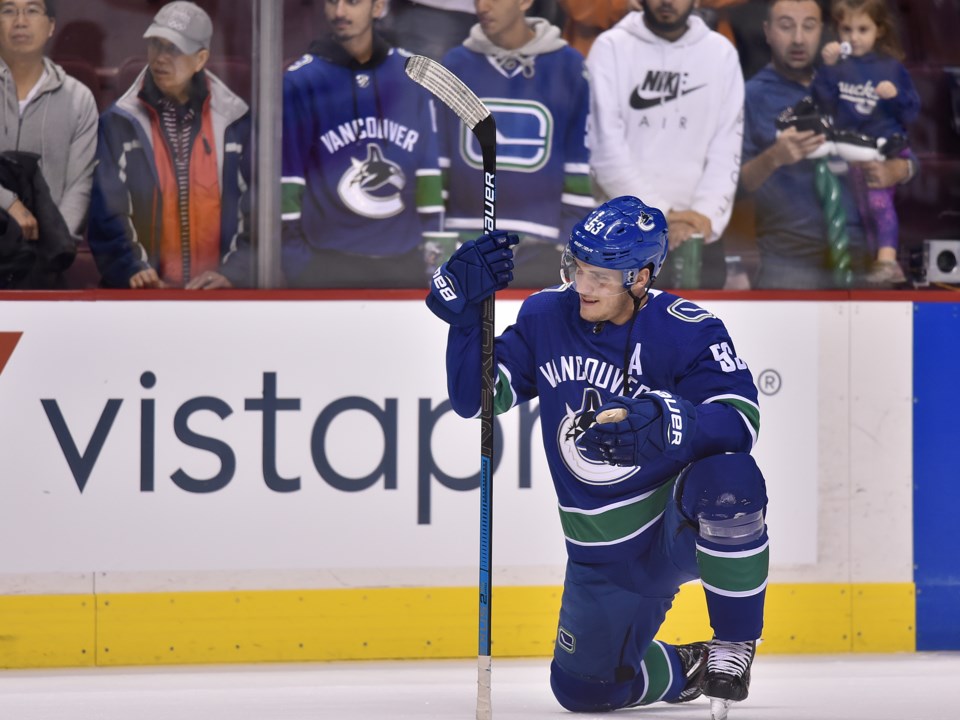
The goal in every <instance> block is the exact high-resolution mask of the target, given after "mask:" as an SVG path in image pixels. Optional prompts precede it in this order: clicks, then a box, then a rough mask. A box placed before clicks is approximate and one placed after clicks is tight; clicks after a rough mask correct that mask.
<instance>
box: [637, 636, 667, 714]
mask: <svg viewBox="0 0 960 720" xmlns="http://www.w3.org/2000/svg"><path fill="white" fill-rule="evenodd" d="M643 668H644V669H645V670H646V671H647V686H646V688H644V690H643V695H642V696H641V698H640V703H639V704H640V705H650V704H651V703H655V702H657V701H658V700H659V699H660V698H662V697H663V694H664V693H665V692H666V691H667V689H668V688H669V687H670V659H669V658H668V657H667V653H666V650H665V649H664V647H663V646H662V645H661V644H660V643H658V642H652V643H650V647H648V648H647V652H646V653H645V654H644V656H643Z"/></svg>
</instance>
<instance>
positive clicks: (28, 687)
mask: <svg viewBox="0 0 960 720" xmlns="http://www.w3.org/2000/svg"><path fill="white" fill-rule="evenodd" d="M548 677H549V661H548V660H547V659H533V660H509V659H497V658H494V662H493V717H494V719H495V720H534V719H537V718H568V720H572V719H573V718H584V719H587V718H592V719H594V720H598V719H599V718H604V719H605V720H612V719H613V718H617V717H623V718H636V719H637V720H658V719H662V720H696V719H697V718H699V720H708V719H709V716H710V712H709V705H708V704H707V702H706V701H705V700H704V699H702V698H701V699H700V700H697V701H695V702H692V703H689V704H685V705H665V704H662V703H661V704H657V705H653V706H649V707H645V708H639V709H636V710H624V711H620V712H617V713H616V714H614V715H610V714H602V715H578V716H574V715H571V714H570V713H567V712H565V711H564V710H562V709H561V708H560V706H559V705H557V703H556V701H555V700H554V699H553V696H552V694H551V692H550V686H549V680H548ZM476 678H477V670H476V661H475V660H474V661H469V660H467V661H416V662H414V661H411V662H354V663H317V664H300V665H286V664H283V665H281V664H277V665H231V666H220V665H218V666H191V667H170V668H122V669H113V668H110V669H83V670H32V671H26V670H7V671H0V719H2V720H318V719H322V720H357V719H359V718H363V719H364V720H367V719H370V720H373V719H378V718H382V719H384V720H413V719H417V720H420V719H423V718H443V719H444V720H453V719H456V718H463V719H464V720H470V719H471V718H473V717H474V713H475V702H476ZM958 678H960V653H919V654H903V655H830V656H777V655H772V656H769V657H767V656H764V655H762V654H761V655H760V656H759V657H758V658H757V660H756V662H755V664H754V672H753V682H752V684H751V689H750V697H749V698H748V699H747V700H746V701H745V702H743V703H740V704H738V705H735V706H734V707H733V708H732V709H731V711H730V716H729V720H957V719H958V718H960V708H958V704H957V699H956V696H955V694H954V692H953V691H952V690H951V688H954V687H955V686H956V683H957V679H958Z"/></svg>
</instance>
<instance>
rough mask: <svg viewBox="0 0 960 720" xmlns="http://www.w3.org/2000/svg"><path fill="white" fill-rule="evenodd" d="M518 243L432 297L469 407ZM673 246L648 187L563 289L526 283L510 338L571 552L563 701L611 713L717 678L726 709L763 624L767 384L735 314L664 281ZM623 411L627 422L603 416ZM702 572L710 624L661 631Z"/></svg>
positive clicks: (746, 673) (507, 347) (587, 228)
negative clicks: (759, 443) (490, 300)
mask: <svg viewBox="0 0 960 720" xmlns="http://www.w3.org/2000/svg"><path fill="white" fill-rule="evenodd" d="M516 242H517V237H516V236H515V235H508V234H506V233H504V232H503V231H497V232H495V233H492V234H489V235H484V236H482V237H480V238H479V239H477V240H475V241H470V242H467V243H465V244H464V245H463V246H462V247H461V248H460V249H459V250H458V251H457V252H456V253H454V254H453V256H452V257H451V258H450V260H449V261H448V262H447V263H445V264H444V265H443V266H441V268H440V269H439V270H438V271H437V274H436V275H435V276H434V278H435V281H434V286H433V288H432V289H431V292H430V294H429V295H428V297H427V305H428V306H429V308H430V309H431V310H432V311H433V312H434V313H435V314H436V315H437V316H439V317H440V318H441V319H443V320H445V321H446V322H447V323H449V324H450V330H449V336H448V344H447V374H448V381H447V384H448V390H449V393H450V400H451V403H452V405H453V408H454V410H455V411H456V412H457V413H458V414H460V415H462V416H463V417H475V416H476V415H477V414H478V413H479V408H480V334H481V330H480V321H479V318H480V310H479V304H480V302H481V301H482V300H483V298H484V297H486V296H488V295H490V294H491V293H492V292H494V291H495V290H499V289H502V288H504V287H505V286H506V285H507V283H508V282H509V281H510V279H511V277H512V272H511V270H512V266H513V263H512V250H511V245H513V244H515V243H516ZM666 253H667V224H666V220H665V218H664V216H663V214H662V213H661V212H660V211H659V210H657V209H655V208H651V207H648V206H646V205H645V204H644V203H642V202H641V201H640V200H638V199H637V198H635V197H620V198H616V199H614V200H611V201H610V202H607V203H605V204H603V205H601V206H600V207H599V208H597V209H595V210H594V211H593V212H591V213H590V214H589V215H587V216H586V217H585V218H584V219H583V220H582V221H581V222H580V223H578V224H577V225H576V226H575V227H574V229H573V233H572V235H571V238H570V242H569V243H568V245H567V249H566V252H565V254H564V257H563V267H562V272H563V275H564V277H565V279H566V284H564V285H561V286H559V287H554V288H550V289H547V290H543V291H542V292H539V293H536V294H534V295H532V296H531V297H529V298H528V299H527V300H526V301H525V302H524V303H523V305H522V307H521V308H520V313H519V315H518V317H517V322H516V324H514V325H512V326H510V327H509V328H507V329H506V330H505V331H504V332H503V333H502V334H501V335H500V336H499V337H498V338H497V339H496V343H495V362H496V365H495V367H496V368H497V370H498V378H497V383H496V392H495V396H494V408H495V410H496V411H497V412H504V411H506V410H508V409H510V408H512V407H513V406H514V405H516V404H518V403H521V402H528V401H530V400H533V399H534V398H538V399H539V402H540V425H541V428H542V432H543V443H544V447H545V450H546V457H547V463H548V466H549V468H550V473H551V475H552V477H553V482H554V486H555V489H556V493H557V498H558V501H559V512H560V520H561V525H562V527H563V532H564V535H565V537H566V547H567V555H568V562H567V570H566V579H565V581H564V590H563V599H562V604H561V609H560V619H559V628H558V631H557V640H556V646H555V650H554V658H553V663H552V665H551V679H550V681H551V686H552V688H553V692H554V695H555V696H556V698H557V700H558V701H559V702H560V704H561V705H563V707H565V708H567V709H568V710H571V711H574V712H602V711H607V710H614V709H617V708H623V707H630V706H635V705H647V704H650V703H653V702H656V701H661V700H663V701H666V702H685V701H688V700H692V699H694V698H696V697H697V696H699V695H700V694H701V692H702V693H703V694H705V695H707V696H709V697H710V698H711V708H712V712H713V716H714V718H717V719H720V718H724V717H726V713H727V708H728V707H729V705H730V704H731V703H732V702H736V701H740V700H743V699H744V698H746V697H747V692H748V689H749V682H750V667H751V664H752V661H753V656H754V652H755V649H756V640H757V639H758V638H759V637H760V632H761V629H762V626H763V604H764V594H765V588H766V582H767V569H768V564H769V561H768V557H769V550H768V543H767V531H766V525H765V521H764V517H765V509H766V503H767V498H766V490H765V483H764V479H763V476H762V474H761V473H760V470H759V469H758V468H757V465H756V463H755V462H754V460H753V458H752V457H751V456H750V454H749V453H750V451H751V449H752V447H753V445H754V442H755V441H756V438H757V432H758V430H759V408H758V406H757V390H756V387H755V386H754V383H753V379H752V377H751V374H750V371H749V369H748V368H747V365H746V363H745V362H744V361H743V360H742V359H741V358H740V357H739V356H738V355H737V353H736V349H735V347H734V344H733V341H732V340H731V339H730V337H729V335H728V334H727V331H726V329H725V328H724V325H723V323H722V322H721V321H720V320H719V319H717V318H716V317H715V316H714V315H713V314H712V313H710V312H708V311H707V310H705V309H703V308H701V307H698V306H697V305H695V304H694V303H692V302H689V301H687V300H684V299H682V298H679V297H676V296H674V295H670V294H668V293H665V292H660V291H657V290H653V289H652V287H651V286H652V285H653V282H654V280H655V278H656V276H657V273H658V272H659V271H660V268H661V267H662V265H663V261H664V259H665V257H666ZM441 290H442V291H443V292H441ZM614 409H616V410H620V411H621V412H623V411H625V412H624V413H623V414H624V415H625V417H624V419H622V420H619V421H615V422H600V423H598V422H597V418H598V416H599V415H600V414H601V413H605V412H606V411H607V410H614ZM697 577H699V578H701V580H702V584H703V588H704V591H705V594H706V601H707V609H708V612H709V615H710V622H711V625H712V627H713V630H714V637H713V639H712V640H711V641H710V642H709V643H704V642H698V643H692V644H689V645H680V646H674V645H670V644H667V643H664V642H660V641H655V640H654V639H653V638H654V635H655V634H656V633H657V630H658V628H659V627H660V625H661V623H662V622H663V619H664V616H665V614H666V612H667V610H668V609H669V608H670V605H671V603H672V601H673V598H674V596H675V595H676V593H677V591H678V589H679V587H680V585H681V584H682V583H684V582H687V581H688V580H692V579H695V578H697Z"/></svg>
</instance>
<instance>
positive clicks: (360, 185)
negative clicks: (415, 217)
mask: <svg viewBox="0 0 960 720" xmlns="http://www.w3.org/2000/svg"><path fill="white" fill-rule="evenodd" d="M406 184H407V180H406V177H405V176H404V174H403V170H401V169H400V166H399V165H397V164H396V163H394V162H391V161H390V160H388V159H387V158H386V157H384V154H383V150H382V148H381V147H380V146H379V145H378V144H377V143H369V144H368V145H367V156H366V158H364V159H363V160H359V159H357V158H355V157H354V158H350V167H349V168H348V169H347V171H346V172H345V173H344V174H343V176H342V177H341V178H340V182H339V184H338V185H337V192H338V194H339V195H340V199H341V200H342V201H343V204H344V205H346V206H347V207H349V208H350V209H351V210H353V212H355V213H357V214H358V215H363V216H365V217H369V218H388V217H392V216H394V215H396V214H398V213H400V212H402V211H403V199H402V197H401V195H400V193H401V191H402V190H403V188H404V187H405V186H406Z"/></svg>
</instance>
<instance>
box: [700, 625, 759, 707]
mask: <svg viewBox="0 0 960 720" xmlns="http://www.w3.org/2000/svg"><path fill="white" fill-rule="evenodd" d="M756 651H757V643H756V641H753V640H751V641H749V642H727V641H726V640H717V639H716V638H714V639H713V640H711V641H710V644H709V655H708V657H707V670H706V673H705V674H704V676H703V694H704V695H706V696H707V697H708V698H710V718H711V720H726V718H727V712H728V711H729V709H730V706H731V705H732V704H733V703H735V702H740V701H741V700H745V699H746V697H747V695H748V694H749V692H750V666H751V665H752V664H753V656H754V655H755V654H756Z"/></svg>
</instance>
